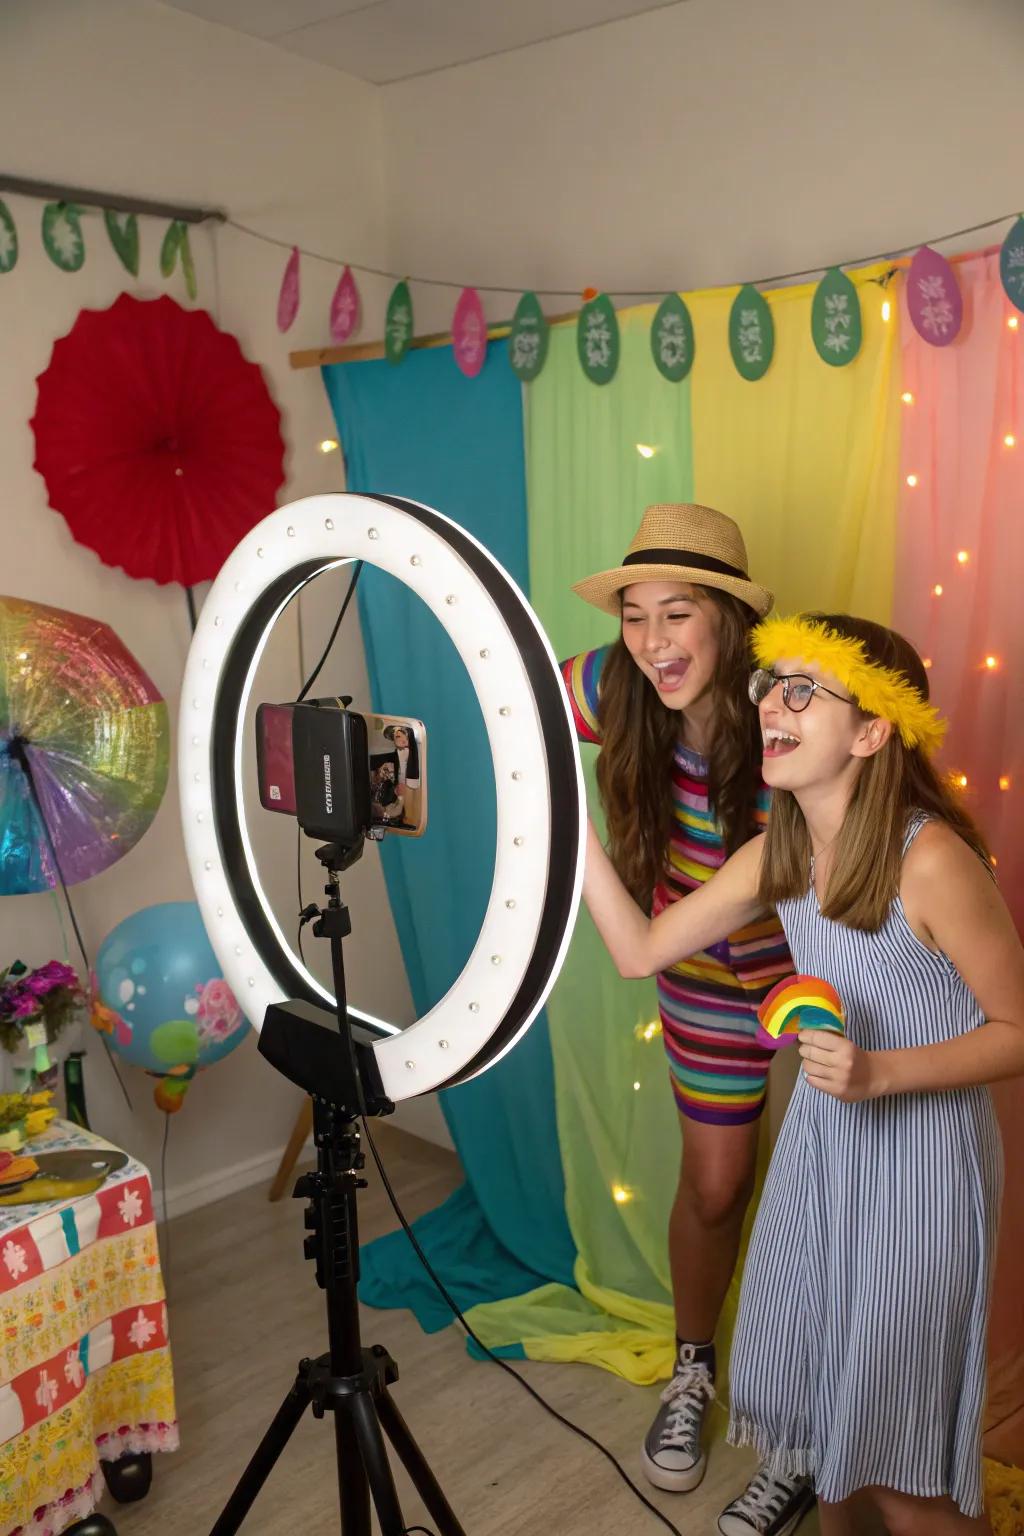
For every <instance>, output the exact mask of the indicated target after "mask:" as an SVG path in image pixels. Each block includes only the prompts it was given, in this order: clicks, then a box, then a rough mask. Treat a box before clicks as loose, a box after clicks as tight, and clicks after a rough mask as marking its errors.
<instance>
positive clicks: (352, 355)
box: [288, 310, 576, 368]
mask: <svg viewBox="0 0 1024 1536" xmlns="http://www.w3.org/2000/svg"><path fill="white" fill-rule="evenodd" d="M575 319H576V311H575V310H574V311H573V312H572V314H565V315H548V317H547V322H548V324H549V325H564V324H565V323H566V322H567V321H570V320H573V321H574V320H575ZM511 330H512V322H511V320H503V321H501V323H500V324H499V325H489V326H488V327H487V340H488V341H500V340H501V338H502V337H503V336H507V335H508V334H509V333H510V331H511ZM451 341H452V333H451V331H436V332H435V333H434V335H432V336H414V337H413V339H412V341H410V343H409V350H410V352H412V351H420V350H421V349H422V348H424V347H448V346H451ZM384 355H385V353H384V343H383V341H359V342H355V343H354V344H353V345H351V346H346V347H310V348H307V349H306V350H305V351H303V352H290V353H289V354H288V361H289V362H290V363H291V365H292V367H293V368H323V367H324V366H325V365H326V364H327V363H365V362H369V361H370V360H371V359H372V358H375V357H383V356H384Z"/></svg>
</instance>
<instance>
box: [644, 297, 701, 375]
mask: <svg viewBox="0 0 1024 1536" xmlns="http://www.w3.org/2000/svg"><path fill="white" fill-rule="evenodd" d="M694 351H695V347H694V340H693V321H692V320H691V318H690V311H689V310H688V309H687V307H686V305H685V303H684V302H683V300H682V299H681V298H680V297H679V295H678V293H667V294H666V295H665V297H664V298H663V299H662V301H661V303H660V304H659V305H658V313H657V314H656V315H655V317H654V320H653V322H652V324H651V352H652V354H653V356H654V365H655V367H656V368H657V370H658V372H659V373H660V374H662V375H663V376H664V377H665V378H666V379H668V380H669V382H670V383H671V384H678V383H679V382H680V381H681V380H682V379H685V378H686V375H687V374H688V373H689V371H690V369H691V368H692V367H693V357H694Z"/></svg>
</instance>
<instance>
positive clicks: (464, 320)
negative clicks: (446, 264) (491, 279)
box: [452, 288, 487, 379]
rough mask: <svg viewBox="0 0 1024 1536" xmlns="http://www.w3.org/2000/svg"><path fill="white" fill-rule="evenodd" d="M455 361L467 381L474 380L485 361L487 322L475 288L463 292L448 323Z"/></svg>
mask: <svg viewBox="0 0 1024 1536" xmlns="http://www.w3.org/2000/svg"><path fill="white" fill-rule="evenodd" d="M452 347H453V350H454V352H455V361H456V363H457V364H458V366H459V369H460V370H461V372H462V373H464V374H465V375H466V377H467V379H475V378H476V376H477V374H478V373H479V372H480V370H481V368H482V367H483V365H484V362H485V361H486V358H487V320H486V318H485V317H484V307H483V305H482V304H481V303H480V295H479V294H478V293H477V291H476V289H475V288H463V290H462V292H461V293H460V295H459V302H458V303H457V304H456V306H455V316H454V318H453V320H452Z"/></svg>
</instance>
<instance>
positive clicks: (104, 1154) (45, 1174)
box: [0, 1147, 128, 1205]
mask: <svg viewBox="0 0 1024 1536" xmlns="http://www.w3.org/2000/svg"><path fill="white" fill-rule="evenodd" d="M33 1157H34V1161H35V1162H36V1163H37V1164H38V1168H37V1171H36V1172H35V1173H33V1174H31V1175H30V1176H29V1177H28V1178H26V1179H25V1180H24V1182H22V1183H19V1184H16V1185H15V1184H7V1185H0V1205H29V1204H33V1203H35V1202H36V1201H44V1200H67V1199H70V1198H73V1197H76V1196H80V1195H91V1194H94V1193H95V1191H96V1190H97V1189H99V1188H100V1186H101V1184H103V1183H105V1181H106V1180H107V1179H108V1178H109V1177H110V1175H111V1174H112V1173H117V1172H118V1171H119V1169H121V1168H123V1167H124V1166H125V1164H126V1163H127V1162H128V1154H127V1152H120V1151H118V1150H117V1149H116V1148H114V1147H70V1148H68V1149H67V1150H65V1151H62V1152H37V1153H35V1154H33Z"/></svg>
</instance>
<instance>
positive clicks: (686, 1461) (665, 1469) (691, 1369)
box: [641, 1344, 715, 1493]
mask: <svg viewBox="0 0 1024 1536" xmlns="http://www.w3.org/2000/svg"><path fill="white" fill-rule="evenodd" d="M714 1395H715V1384H714V1382H713V1381H712V1379H711V1372H710V1371H709V1369H708V1367H707V1366H706V1365H704V1364H703V1363H702V1362H700V1361H697V1360H695V1359H694V1348H693V1345H692V1344H683V1345H682V1346H681V1347H680V1350H679V1356H678V1359H677V1360H676V1368H675V1372H674V1373H673V1376H672V1380H671V1381H670V1382H669V1384H668V1386H667V1387H666V1388H665V1390H664V1392H663V1393H662V1394H661V1407H660V1408H659V1409H658V1412H657V1415H656V1417H655V1420H654V1423H653V1424H652V1425H651V1427H650V1429H649V1430H648V1431H647V1438H646V1439H645V1440H644V1448H643V1452H642V1454H641V1460H642V1462H643V1469H644V1473H645V1474H646V1476H647V1479H648V1481H649V1482H652V1483H653V1484H654V1486H655V1488H664V1489H666V1491H667V1492H669V1493H688V1492H689V1491H690V1489H691V1488H696V1486H697V1484H698V1483H699V1482H700V1480H701V1478H702V1477H703V1476H704V1468H705V1467H706V1466H707V1457H706V1456H705V1455H704V1447H703V1446H702V1445H701V1431H702V1430H703V1428H704V1415H705V1413H706V1412H707V1406H708V1403H710V1401H711V1399H712V1398H713V1397H714Z"/></svg>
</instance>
